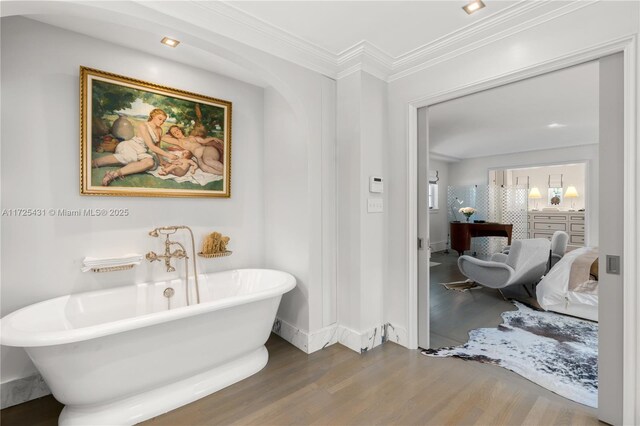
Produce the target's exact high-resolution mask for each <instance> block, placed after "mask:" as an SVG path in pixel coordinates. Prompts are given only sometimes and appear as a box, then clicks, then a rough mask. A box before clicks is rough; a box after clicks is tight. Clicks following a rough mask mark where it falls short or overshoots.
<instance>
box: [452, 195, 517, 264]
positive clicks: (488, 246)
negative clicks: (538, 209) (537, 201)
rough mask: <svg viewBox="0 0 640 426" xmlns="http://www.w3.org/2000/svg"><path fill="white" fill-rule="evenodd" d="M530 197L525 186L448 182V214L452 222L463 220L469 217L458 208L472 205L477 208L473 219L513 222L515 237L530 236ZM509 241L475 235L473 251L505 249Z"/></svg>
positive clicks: (487, 252) (484, 253)
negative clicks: (528, 216) (528, 230)
mask: <svg viewBox="0 0 640 426" xmlns="http://www.w3.org/2000/svg"><path fill="white" fill-rule="evenodd" d="M527 201H528V199H527V188H526V187H525V186H510V187H502V186H495V185H467V186H449V187H448V188H447V207H448V210H447V216H448V219H449V221H450V222H451V221H460V222H464V221H465V220H466V218H465V216H464V215H463V214H462V213H459V211H458V210H459V209H460V208H462V207H473V208H474V209H476V213H475V214H474V215H473V216H471V219H470V220H471V221H474V220H484V221H486V222H498V223H511V224H513V234H512V239H523V238H526V237H527ZM506 245H507V239H506V238H501V237H483V238H473V239H472V240H471V253H475V254H477V255H478V256H480V257H487V256H490V255H491V254H493V253H498V252H500V251H502V249H503V248H504V247H505V246H506Z"/></svg>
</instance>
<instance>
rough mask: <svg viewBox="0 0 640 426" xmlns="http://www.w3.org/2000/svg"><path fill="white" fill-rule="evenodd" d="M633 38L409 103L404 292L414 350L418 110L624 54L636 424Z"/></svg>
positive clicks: (629, 402)
mask: <svg viewBox="0 0 640 426" xmlns="http://www.w3.org/2000/svg"><path fill="white" fill-rule="evenodd" d="M637 46H638V42H637V35H635V34H634V35H631V36H627V37H623V38H618V39H614V40H611V41H608V42H605V43H601V44H598V45H595V46H592V47H589V48H587V49H581V50H578V51H574V52H571V53H569V54H567V55H563V56H560V57H558V58H555V59H553V60H550V61H546V62H542V63H539V64H536V65H533V66H530V67H527V68H523V69H521V70H518V71H514V72H511V73H507V74H504V75H501V76H497V77H494V78H489V79H486V80H482V81H479V82H476V83H470V84H467V85H463V86H460V87H458V88H455V89H451V90H446V91H443V92H437V93H434V94H430V95H427V96H423V97H420V98H416V99H413V100H411V101H409V102H408V104H407V148H408V149H407V188H408V194H407V230H406V231H407V238H406V241H407V247H406V249H407V254H408V256H407V264H406V268H407V277H408V279H409V291H408V295H407V297H408V300H407V302H408V305H407V306H408V322H407V332H408V338H409V339H408V340H409V342H408V346H409V348H411V349H416V348H417V347H418V250H417V246H416V244H415V241H416V238H417V237H418V213H417V212H418V203H417V196H418V194H417V190H418V188H417V186H418V182H417V178H418V176H417V168H418V167H417V160H418V155H417V149H418V137H417V128H418V108H422V107H428V106H431V105H435V104H437V103H440V102H444V101H448V100H452V99H455V98H458V97H461V96H466V95H470V94H473V93H477V92H480V91H483V90H488V89H491V88H495V87H498V86H503V85H505V84H509V83H513V82H516V81H520V80H524V79H527V78H531V77H535V76H539V75H542V74H546V73H549V72H553V71H557V70H560V69H563V68H567V67H571V66H574V65H578V64H581V63H584V62H588V61H593V60H597V59H599V58H602V57H604V56H608V55H612V54H615V53H619V52H622V53H623V57H624V158H625V160H624V188H623V194H624V225H623V226H624V242H623V245H624V258H625V259H626V260H627V261H624V263H623V264H624V267H623V281H624V283H623V286H624V288H623V295H624V296H623V297H624V299H623V307H622V308H623V324H624V329H623V353H622V358H623V369H624V371H625V374H624V377H623V401H622V407H623V408H622V411H623V413H622V419H623V423H624V424H638V423H640V402H639V401H638V399H640V389H639V388H640V368H638V360H639V359H640V348H639V345H640V340H639V339H638V331H639V330H640V327H638V322H639V321H640V317H639V316H638V313H639V311H640V291H637V290H636V287H635V283H637V282H640V279H639V278H640V277H639V276H638V267H637V259H638V239H639V237H640V235H639V233H638V231H639V229H640V228H639V227H638V225H637V222H638V220H640V215H639V214H638V213H639V208H640V204H639V203H638V201H639V200H640V176H639V175H638V164H640V150H638V149H637V146H636V142H637V141H638V139H637V136H638V133H637V123H638V121H640V117H638V114H639V112H640V110H639V109H638V107H637V105H638V103H637V102H638V92H637V91H638V76H637V72H638V65H637V60H638V58H637V57H636V55H637V53H636V52H637Z"/></svg>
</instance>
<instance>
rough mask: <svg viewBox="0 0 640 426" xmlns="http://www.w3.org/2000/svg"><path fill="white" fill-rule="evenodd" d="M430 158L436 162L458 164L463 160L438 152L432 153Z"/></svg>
mask: <svg viewBox="0 0 640 426" xmlns="http://www.w3.org/2000/svg"><path fill="white" fill-rule="evenodd" d="M429 158H430V159H432V160H436V161H444V162H446V163H458V162H460V161H462V158H458V157H453V156H451V155H444V154H438V153H437V152H430V153H429Z"/></svg>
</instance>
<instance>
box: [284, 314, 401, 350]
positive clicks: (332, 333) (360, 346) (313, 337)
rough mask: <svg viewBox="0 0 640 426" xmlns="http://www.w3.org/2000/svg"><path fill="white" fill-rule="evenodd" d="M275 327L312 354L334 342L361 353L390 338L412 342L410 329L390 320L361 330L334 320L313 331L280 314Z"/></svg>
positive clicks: (399, 342)
mask: <svg viewBox="0 0 640 426" xmlns="http://www.w3.org/2000/svg"><path fill="white" fill-rule="evenodd" d="M272 331H273V332H274V333H275V334H277V335H278V336H280V337H282V338H283V339H284V340H286V341H287V342H289V343H291V344H292V345H293V346H295V347H296V348H298V349H300V350H301V351H303V352H305V353H308V354H310V353H313V352H316V351H319V350H320V349H324V348H326V347H327V346H331V345H333V344H334V343H340V344H341V345H343V346H346V347H347V348H349V349H351V350H353V351H355V352H358V353H364V352H366V351H368V350H370V349H373V348H375V347H376V346H379V345H381V344H383V343H384V342H387V341H391V342H394V343H397V344H399V345H402V346H405V347H408V344H409V339H408V336H407V330H405V329H404V328H401V327H394V326H393V325H392V324H390V323H387V324H383V325H380V326H378V327H374V328H371V329H369V330H367V331H365V332H358V331H355V330H352V329H350V328H348V327H344V326H338V325H337V324H334V325H330V326H329V327H325V328H322V329H320V330H318V331H314V332H313V333H309V332H307V331H304V330H300V329H299V328H297V327H295V326H294V325H291V324H289V323H288V322H286V321H284V320H281V319H279V318H276V320H275V322H274V323H273V328H272Z"/></svg>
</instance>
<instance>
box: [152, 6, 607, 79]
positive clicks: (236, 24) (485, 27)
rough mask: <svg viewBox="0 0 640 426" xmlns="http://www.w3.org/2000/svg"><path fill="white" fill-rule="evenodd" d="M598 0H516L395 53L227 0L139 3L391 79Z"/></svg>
mask: <svg viewBox="0 0 640 426" xmlns="http://www.w3.org/2000/svg"><path fill="white" fill-rule="evenodd" d="M598 1H601V0H572V1H570V2H569V3H565V2H562V3H560V2H555V1H553V0H538V1H530V0H521V1H519V2H517V3H515V4H514V5H511V6H509V7H507V8H505V9H503V10H501V11H498V12H496V13H494V14H492V15H489V16H486V17H484V18H482V19H479V20H476V21H474V22H473V23H472V24H469V25H467V26H465V27H463V28H460V29H457V30H455V31H453V32H450V33H448V34H445V35H443V36H441V37H439V38H438V39H436V40H434V41H433V42H430V43H428V44H425V45H423V46H420V47H418V48H416V49H413V50H411V51H409V52H407V53H404V54H402V55H400V56H398V57H394V56H392V55H390V54H389V53H387V52H385V51H384V50H382V49H380V48H379V47H377V46H375V45H374V44H372V43H370V42H368V41H366V40H363V41H360V42H358V43H356V44H354V45H353V46H351V47H349V48H347V49H345V50H343V51H341V52H337V53H334V52H331V51H329V50H327V49H325V48H323V47H321V46H318V45H317V44H314V43H311V42H309V41H308V40H306V39H304V38H302V37H299V36H297V35H295V34H293V33H291V32H289V31H286V30H284V29H282V28H280V27H278V26H276V25H273V24H271V23H269V22H267V21H265V20H263V19H261V18H259V17H257V16H255V15H252V14H250V13H248V12H246V11H244V10H242V9H240V8H238V7H236V6H235V5H233V2H231V1H214V2H202V1H197V0H187V1H184V2H180V5H179V8H176V7H175V6H172V4H173V3H174V2H153V3H152V5H150V2H140V4H142V5H144V6H146V7H149V8H153V9H155V10H157V11H161V12H164V13H165V14H168V15H169V16H174V17H179V18H181V19H185V20H188V21H189V22H192V23H197V25H198V26H199V27H200V28H202V29H204V30H206V31H210V32H215V33H217V34H220V35H222V36H224V37H227V38H230V39H233V40H236V41H239V42H241V43H244V44H246V45H248V46H251V47H253V48H255V49H258V50H261V51H264V52H267V53H269V54H272V55H274V56H277V57H279V58H282V59H285V60H287V61H289V62H292V63H295V64H297V65H299V66H301V67H304V68H307V69H310V70H313V71H316V72H318V73H320V74H323V75H325V76H327V77H329V78H333V79H340V78H344V77H346V76H348V75H350V74H352V73H354V72H357V71H365V72H368V73H370V74H372V75H374V76H375V77H377V78H379V79H381V80H383V81H386V82H392V81H395V80H398V79H400V78H403V77H406V76H408V75H411V74H414V73H416V72H419V71H421V70H424V69H426V68H429V67H432V66H434V65H436V64H439V63H442V62H445V61H448V60H450V59H453V58H455V57H457V56H459V55H462V54H465V53H468V52H471V51H474V50H476V49H479V48H481V47H483V46H486V45H488V44H491V43H495V42H496V41H499V40H501V39H503V38H506V37H509V36H511V35H513V34H516V33H518V32H521V31H524V30H527V29H530V28H533V27H535V26H538V25H542V24H544V23H545V22H548V21H550V20H553V19H555V18H558V17H561V16H563V15H565V14H568V13H571V12H574V11H576V10H579V9H581V8H583V7H587V6H589V5H591V4H594V3H597V2H598ZM187 6H193V7H187Z"/></svg>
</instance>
